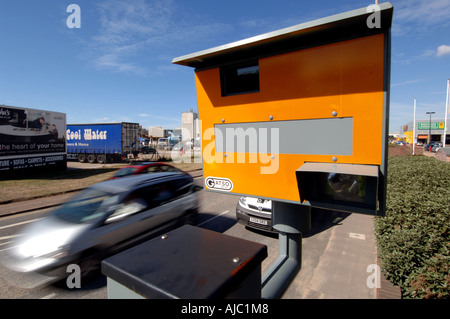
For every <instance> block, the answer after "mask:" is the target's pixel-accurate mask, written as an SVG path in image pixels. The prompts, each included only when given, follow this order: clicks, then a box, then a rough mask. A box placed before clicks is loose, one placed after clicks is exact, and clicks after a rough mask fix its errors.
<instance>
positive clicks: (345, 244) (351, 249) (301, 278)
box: [0, 171, 401, 299]
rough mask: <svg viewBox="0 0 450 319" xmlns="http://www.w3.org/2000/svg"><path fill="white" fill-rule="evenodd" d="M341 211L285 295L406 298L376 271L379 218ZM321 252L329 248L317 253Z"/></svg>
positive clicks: (308, 245) (23, 205)
mask: <svg viewBox="0 0 450 319" xmlns="http://www.w3.org/2000/svg"><path fill="white" fill-rule="evenodd" d="M199 174H200V175H201V171H200V172H196V176H199ZM71 196H73V193H66V194H60V195H55V196H51V197H46V198H45V200H43V199H42V198H37V199H32V200H27V201H23V202H15V203H9V204H3V205H1V206H0V217H1V216H8V215H15V214H19V213H26V212H28V211H32V210H36V209H39V208H42V209H44V208H49V207H52V206H56V205H59V204H61V203H63V202H64V201H66V200H67V199H68V198H69V197H71ZM336 216H337V217H336V218H335V220H334V221H333V225H332V227H327V229H325V230H322V231H320V232H317V233H315V234H310V235H307V236H304V238H303V243H302V259H303V260H302V269H301V270H300V272H299V273H298V274H297V276H296V278H295V279H294V280H293V282H292V283H291V285H290V286H289V288H288V289H287V290H286V292H285V294H284V295H283V299H401V292H400V288H399V287H397V286H393V285H392V284H391V283H390V282H389V281H387V280H386V279H385V278H384V276H383V274H382V273H381V272H378V273H379V274H380V277H378V282H377V281H376V280H375V278H374V276H373V274H374V272H375V271H377V270H379V268H378V269H377V268H376V267H375V265H376V264H378V257H377V247H376V240H375V236H374V231H373V219H374V217H372V216H367V215H362V214H345V213H342V214H337V215H336ZM230 235H232V234H230ZM313 239H314V240H313ZM319 251H323V253H320V254H316V252H319ZM272 255H273V254H272ZM275 258H276V254H275ZM272 261H273V260H267V261H265V262H266V264H271V263H272ZM263 273H264V267H263ZM372 279H374V280H372ZM374 285H377V286H376V287H374Z"/></svg>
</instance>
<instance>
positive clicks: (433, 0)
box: [392, 0, 450, 36]
mask: <svg viewBox="0 0 450 319" xmlns="http://www.w3.org/2000/svg"><path fill="white" fill-rule="evenodd" d="M394 7H395V8H394V20H393V27H392V30H393V34H394V35H404V34H408V33H409V34H414V35H415V36H417V35H418V34H420V33H421V32H423V31H424V30H426V29H428V28H430V27H433V26H440V27H442V26H444V25H448V24H449V22H450V20H449V19H448V17H449V16H450V1H449V0H427V1H423V0H408V1H398V2H395V3H394Z"/></svg>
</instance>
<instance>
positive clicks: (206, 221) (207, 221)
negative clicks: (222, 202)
mask: <svg viewBox="0 0 450 319" xmlns="http://www.w3.org/2000/svg"><path fill="white" fill-rule="evenodd" d="M229 212H230V211H229V210H226V211H224V212H223V213H220V214H219V215H217V216H214V217H211V218H210V219H207V220H205V221H204V222H203V223H201V224H198V225H197V226H202V225H204V224H206V223H209V222H211V221H213V220H214V219H216V218H217V217H220V216H222V215H225V214H226V213H229Z"/></svg>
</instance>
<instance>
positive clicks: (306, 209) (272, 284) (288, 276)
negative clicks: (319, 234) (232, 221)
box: [261, 201, 311, 299]
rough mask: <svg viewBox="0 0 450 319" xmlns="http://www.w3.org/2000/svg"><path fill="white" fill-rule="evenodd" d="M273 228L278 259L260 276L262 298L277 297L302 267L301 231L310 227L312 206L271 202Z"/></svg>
mask: <svg viewBox="0 0 450 319" xmlns="http://www.w3.org/2000/svg"><path fill="white" fill-rule="evenodd" d="M272 220H273V227H274V228H275V229H276V230H278V232H279V234H278V258H277V260H276V261H275V262H274V263H273V265H272V266H271V267H270V268H269V270H268V271H266V272H265V273H264V275H263V277H262V284H261V286H262V292H261V296H262V298H266V299H278V298H281V296H282V295H283V293H284V292H285V291H286V289H287V288H288V287H289V285H290V284H291V282H292V280H293V279H294V278H295V276H296V275H297V273H298V272H299V270H300V268H301V263H302V262H301V259H302V258H301V256H302V248H301V247H302V232H305V231H308V230H309V229H311V207H310V206H306V205H299V204H290V203H284V202H277V201H274V202H272Z"/></svg>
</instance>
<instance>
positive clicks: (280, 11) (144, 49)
mask: <svg viewBox="0 0 450 319" xmlns="http://www.w3.org/2000/svg"><path fill="white" fill-rule="evenodd" d="M380 2H383V1H380ZM72 3H73V4H77V5H78V6H79V7H80V9H81V27H80V28H68V27H67V25H66V20H67V18H68V17H69V15H70V14H71V12H66V10H67V7H68V6H69V5H70V4H72ZM373 3H374V1H361V0H352V1H350V0H341V1H331V0H314V1H309V0H303V1H298V0H292V1H291V0H277V1H261V0H258V1H257V0H248V1H246V0H244V1H243V0H240V1H235V0H228V1H212V0H189V1H186V0H184V1H177V0H146V1H145V0H135V1H125V0H69V1H64V0H40V1H38V0H16V1H12V0H9V1H7V0H3V1H1V3H0V43H1V50H0V73H1V77H0V105H1V104H5V105H12V106H22V107H31V108H37V109H45V110H54V111H59V112H64V113H66V114H67V122H68V123H94V122H121V121H129V122H137V123H140V124H141V125H142V126H143V127H149V126H163V127H164V128H177V127H179V126H180V125H181V113H182V112H185V111H188V110H189V109H190V108H192V109H194V110H196V108H197V101H196V94H195V83H194V71H193V69H192V68H188V67H183V66H178V65H173V64H172V63H171V61H172V59H173V58H175V57H179V56H182V55H185V54H189V53H193V52H197V51H200V50H204V49H209V48H211V47H214V46H218V45H222V44H227V43H230V42H233V41H237V40H241V39H245V38H248V37H251V36H255V35H259V34H262V33H266V32H270V31H274V30H278V29H281V28H284V27H289V26H292V25H296V24H299V23H303V22H307V21H311V20H314V19H318V18H323V17H326V16H329V15H333V14H336V13H341V12H345V11H349V10H353V9H358V8H363V7H366V6H368V5H370V4H373ZM391 3H392V4H393V5H394V21H393V27H392V56H391V58H392V67H391V101H390V102H391V112H390V132H398V131H399V127H400V125H402V124H405V123H406V122H408V121H410V120H412V119H413V102H414V98H415V97H416V98H417V118H418V119H427V118H428V117H427V115H425V113H426V112H428V111H433V112H436V114H435V115H434V116H435V117H436V118H438V117H440V118H443V117H444V113H445V97H446V83H447V79H448V78H450V0H428V1H419V0H398V1H396V0H392V1H391Z"/></svg>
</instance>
